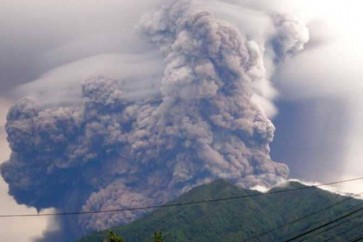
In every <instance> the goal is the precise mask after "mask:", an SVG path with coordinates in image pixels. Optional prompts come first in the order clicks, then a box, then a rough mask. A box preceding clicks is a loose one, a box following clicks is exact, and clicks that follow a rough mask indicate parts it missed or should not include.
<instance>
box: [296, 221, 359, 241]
mask: <svg viewBox="0 0 363 242" xmlns="http://www.w3.org/2000/svg"><path fill="white" fill-rule="evenodd" d="M362 215H363V214H355V215H353V217H351V218H349V219H348V221H346V220H343V221H341V222H340V223H337V224H334V225H333V226H330V227H328V228H326V229H323V230H321V231H318V232H316V233H314V234H313V235H312V236H310V237H307V238H304V239H303V240H301V241H305V240H308V239H310V238H312V237H315V236H317V235H318V234H322V233H325V232H327V231H329V230H331V229H334V228H336V227H339V226H341V225H343V224H347V223H348V222H352V220H353V219H357V218H359V217H361V216H362ZM335 236H336V237H337V236H338V235H335Z"/></svg>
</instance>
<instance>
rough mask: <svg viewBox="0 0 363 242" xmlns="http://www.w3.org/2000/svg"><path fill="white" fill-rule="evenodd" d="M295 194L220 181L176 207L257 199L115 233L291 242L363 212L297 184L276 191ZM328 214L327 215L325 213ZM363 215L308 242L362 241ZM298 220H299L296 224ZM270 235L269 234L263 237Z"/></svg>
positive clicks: (171, 215) (144, 221)
mask: <svg viewBox="0 0 363 242" xmlns="http://www.w3.org/2000/svg"><path fill="white" fill-rule="evenodd" d="M296 188H297V190H295V191H290V192H282V193H274V194H267V195H266V194H265V195H262V196H260V195H259V194H260V193H259V192H257V191H251V190H243V189H240V188H238V187H236V186H234V185H231V184H229V183H227V182H225V181H221V180H219V181H216V182H213V183H211V184H208V185H202V186H199V187H196V188H194V189H192V190H191V191H190V192H188V193H186V194H184V195H182V196H181V197H179V198H178V199H176V200H175V201H173V202H171V203H184V202H190V201H200V200H209V199H215V198H224V197H236V196H245V195H248V196H251V195H252V196H251V197H248V198H243V199H242V198H241V199H231V200H225V201H218V202H217V201H216V202H211V203H202V204H194V205H186V206H177V207H168V208H163V209H158V210H155V211H154V212H152V213H150V214H149V215H147V216H145V217H143V218H141V219H139V220H137V221H135V222H133V223H131V224H128V225H126V226H122V227H116V228H112V230H113V231H115V232H116V233H117V234H119V235H121V236H122V238H124V240H125V241H126V242H144V241H145V242H151V241H153V234H154V232H155V231H162V233H163V235H164V238H165V242H186V241H187V242H190V241H197V242H210V241H230V242H234V241H238V242H241V241H243V240H245V241H268V242H273V241H283V240H284V239H289V238H292V237H294V236H295V235H298V234H300V233H301V232H304V231H306V230H308V229H311V228H314V227H316V226H318V225H321V224H323V223H324V222H328V221H330V220H333V219H335V218H337V217H339V216H342V215H344V214H346V213H347V212H349V211H352V210H354V209H357V208H360V207H363V202H362V201H360V200H356V199H351V198H347V197H344V196H340V195H337V194H333V193H330V192H327V191H324V190H321V189H318V188H309V189H304V185H301V184H300V183H296V182H292V183H290V184H289V185H288V186H287V187H283V188H276V189H274V190H273V191H280V190H286V189H296ZM256 195H257V196H256ZM324 208H326V209H325V210H322V209H324ZM316 211H319V212H316ZM311 213H313V214H312V215H311ZM362 215H363V212H362V213H357V214H356V215H355V216H350V217H347V218H346V219H344V220H341V221H339V223H334V224H331V225H330V226H327V227H324V228H323V229H321V230H317V231H316V232H314V233H312V234H309V235H307V236H305V237H304V238H306V239H308V241H325V240H326V241H337V242H338V241H349V239H352V238H355V237H356V236H359V235H363V233H362V234H359V232H361V231H360V229H359V226H361V225H362V223H363V216H362ZM300 218H302V219H300ZM296 219H299V220H298V221H297V222H292V221H294V220H296ZM274 228H277V229H274ZM362 228H363V227H362ZM327 229H328V230H327ZM324 230H327V231H324ZM266 231H268V233H264V232H266ZM105 234H106V232H98V233H94V234H92V235H91V236H88V237H85V238H83V239H81V240H79V242H101V241H102V240H103V238H104V237H105ZM261 234H263V235H262V236H260V237H258V240H257V238H256V236H257V235H261Z"/></svg>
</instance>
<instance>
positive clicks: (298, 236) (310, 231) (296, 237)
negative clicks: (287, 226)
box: [284, 207, 363, 242]
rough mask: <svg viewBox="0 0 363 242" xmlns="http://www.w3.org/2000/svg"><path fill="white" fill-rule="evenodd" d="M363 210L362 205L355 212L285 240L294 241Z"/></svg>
mask: <svg viewBox="0 0 363 242" xmlns="http://www.w3.org/2000/svg"><path fill="white" fill-rule="evenodd" d="M362 210H363V207H361V208H359V209H356V210H354V211H353V212H349V213H347V214H345V215H343V216H340V217H338V218H336V219H334V220H332V221H329V222H327V223H324V224H322V225H319V226H317V227H315V228H313V229H310V230H308V231H306V232H303V233H301V234H299V235H296V236H294V237H293V238H290V239H288V240H285V241H284V242H291V241H294V240H296V239H298V238H301V237H303V236H305V235H308V234H311V233H313V232H315V231H317V230H319V229H321V228H324V227H326V226H329V225H330V224H333V223H335V222H337V221H340V220H343V219H345V218H348V217H350V216H352V215H354V214H356V213H359V212H360V211H362Z"/></svg>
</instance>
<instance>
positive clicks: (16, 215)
mask: <svg viewBox="0 0 363 242" xmlns="http://www.w3.org/2000/svg"><path fill="white" fill-rule="evenodd" d="M358 180H363V177H357V178H352V179H346V180H341V181H334V182H329V183H324V184H319V185H314V186H304V187H298V188H291V189H285V190H275V191H270V192H266V193H255V194H249V195H241V196H233V197H223V198H216V199H205V200H198V201H191V202H183V203H168V204H163V205H153V206H140V207H130V208H121V209H110V210H96V211H75V212H59V213H38V214H2V215H0V218H17V217H45V216H66V215H84V214H99V213H117V212H125V211H135V210H148V209H156V208H169V207H180V206H187V205H195V204H203V203H214V202H221V201H231V200H237V199H244V198H250V197H259V196H266V195H271V194H279V193H286V192H293V191H301V190H307V189H312V188H317V187H322V186H330V185H336V184H341V183H347V182H353V181H358Z"/></svg>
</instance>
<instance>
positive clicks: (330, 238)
mask: <svg viewBox="0 0 363 242" xmlns="http://www.w3.org/2000/svg"><path fill="white" fill-rule="evenodd" d="M362 225H363V223H360V224H359V225H358V226H355V227H354V228H352V229H351V230H345V231H342V232H341V233H338V234H335V235H333V236H330V237H328V238H327V239H325V240H324V241H322V242H330V241H332V240H333V239H334V238H336V237H340V236H342V235H346V234H348V233H351V232H352V231H354V230H356V229H359V228H360V227H361V226H362Z"/></svg>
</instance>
